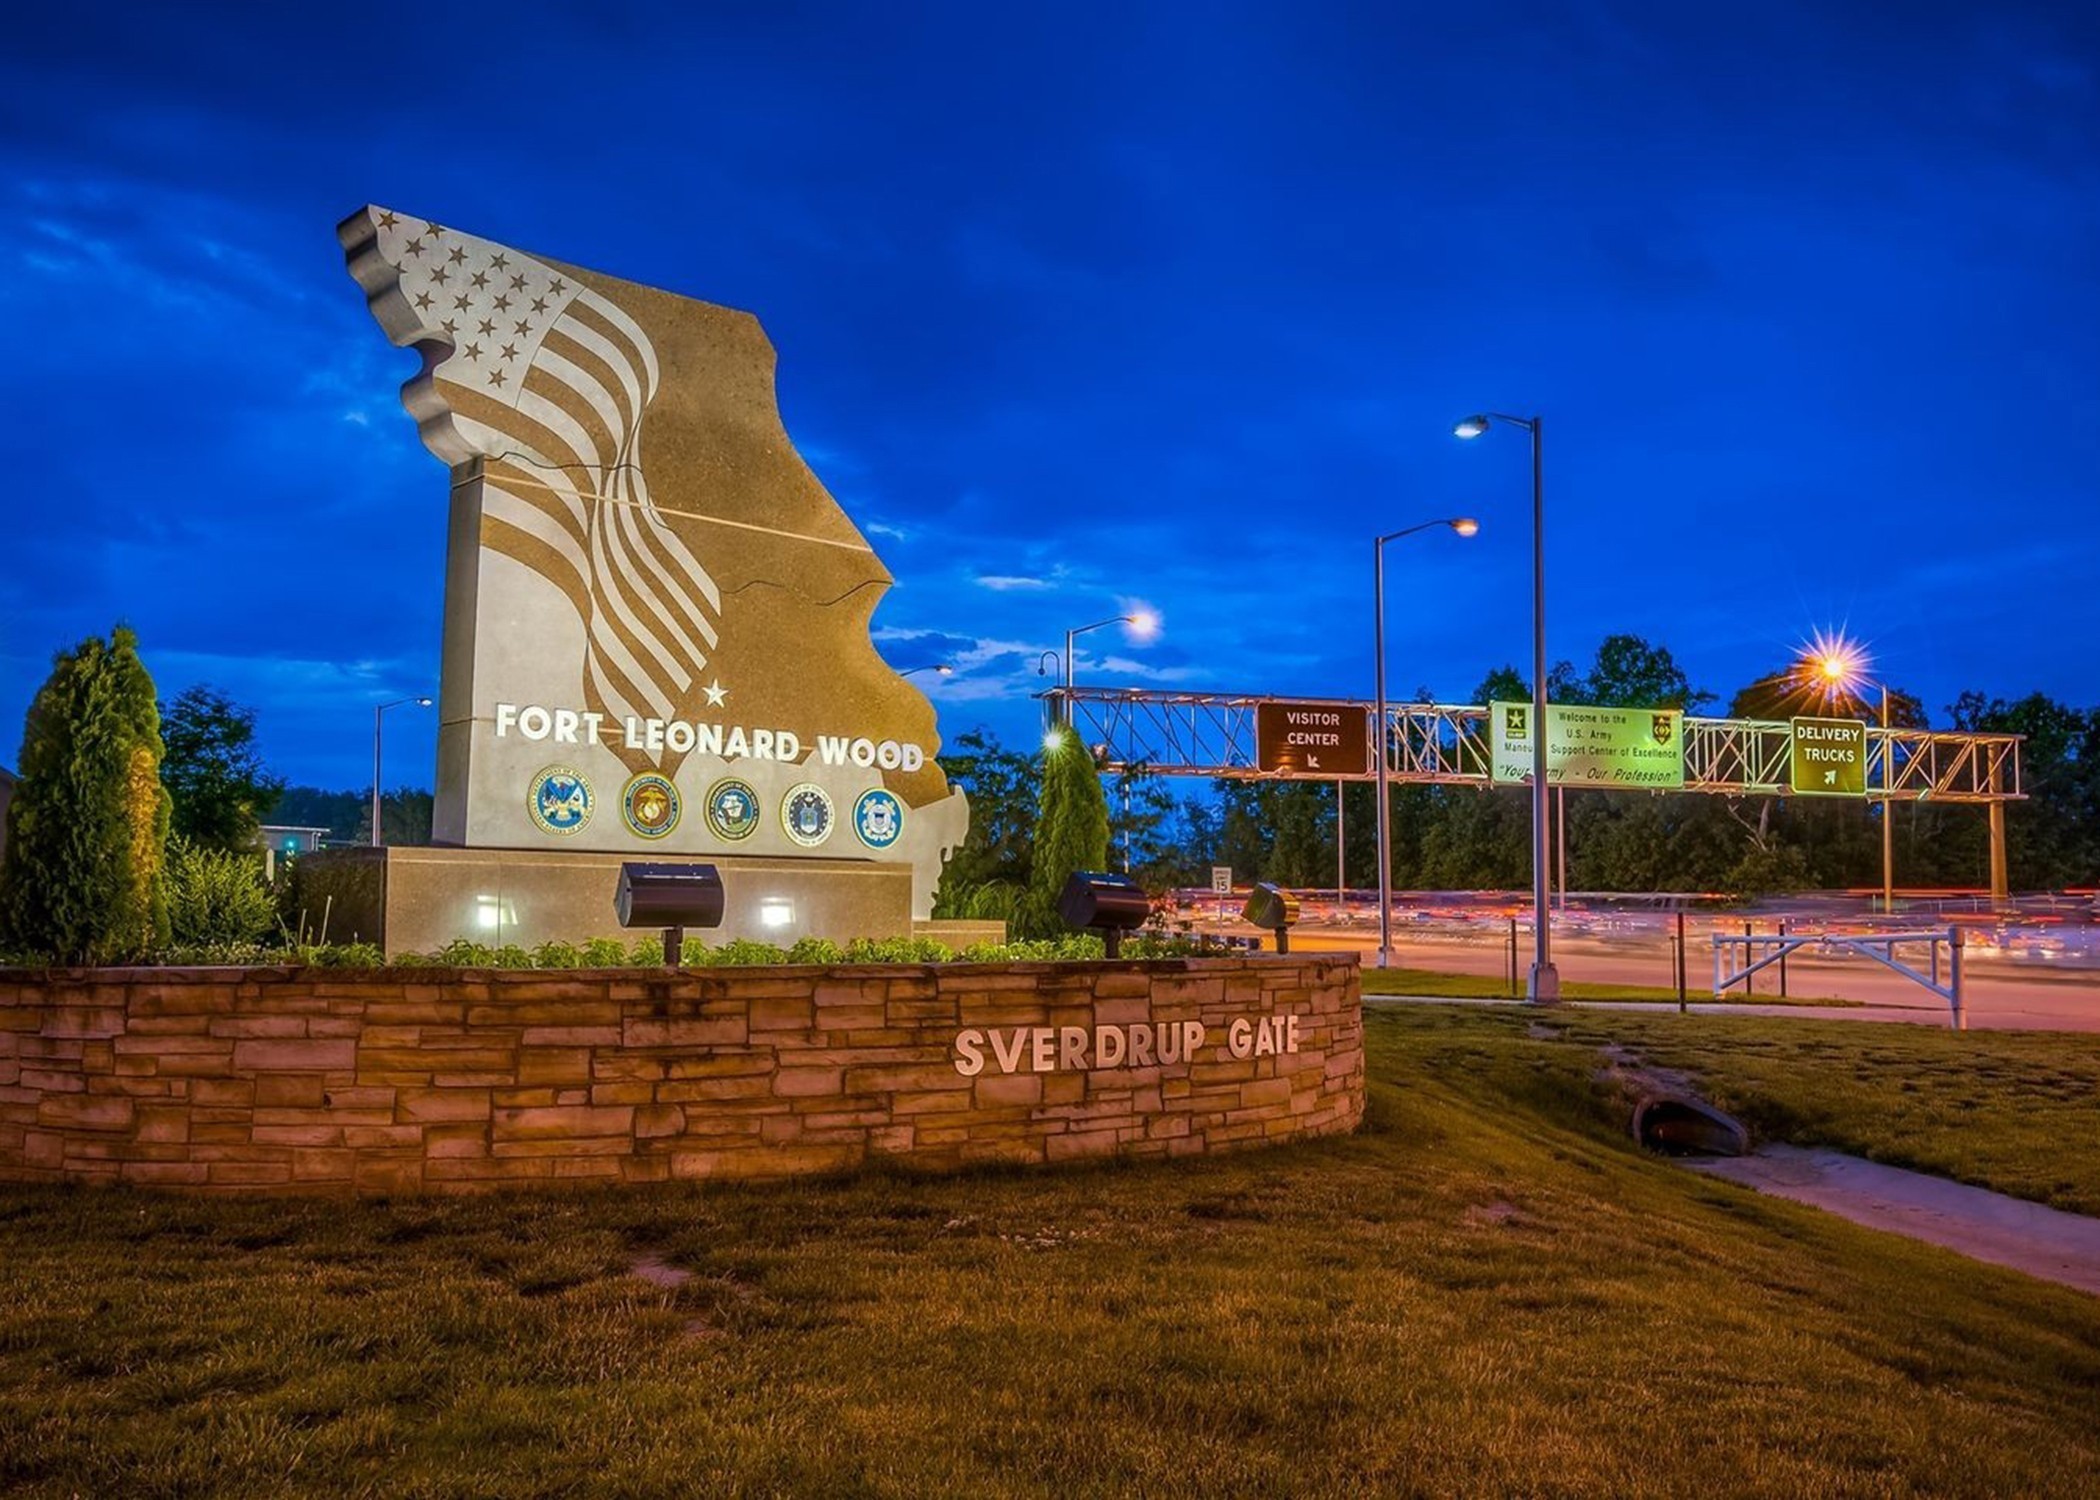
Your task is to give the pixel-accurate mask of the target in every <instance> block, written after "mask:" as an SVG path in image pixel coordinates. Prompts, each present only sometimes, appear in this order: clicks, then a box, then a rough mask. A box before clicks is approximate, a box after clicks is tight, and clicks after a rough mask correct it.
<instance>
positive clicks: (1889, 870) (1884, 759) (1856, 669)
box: [1802, 636, 1896, 916]
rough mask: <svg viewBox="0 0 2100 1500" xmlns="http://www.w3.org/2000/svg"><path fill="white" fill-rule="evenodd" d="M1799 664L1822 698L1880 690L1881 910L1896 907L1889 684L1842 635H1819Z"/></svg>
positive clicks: (1892, 748)
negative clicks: (1818, 687) (1872, 671)
mask: <svg viewBox="0 0 2100 1500" xmlns="http://www.w3.org/2000/svg"><path fill="white" fill-rule="evenodd" d="M1802 666H1803V668H1804V669H1805V670H1806V671H1807V672H1808V673H1809V674H1810V675H1811V676H1813V677H1814V678H1815V679H1816V680H1817V681H1818V682H1820V683H1822V685H1823V693H1824V696H1825V697H1826V698H1838V697H1848V698H1854V699H1856V698H1857V697H1858V696H1859V690H1860V689H1861V688H1869V687H1870V688H1877V689H1879V690H1880V693H1881V912H1882V915H1883V916H1887V915H1888V914H1889V913H1891V912H1893V911H1894V910H1895V909H1896V824H1895V820H1894V819H1893V818H1892V817H1891V816H1890V809H1891V807H1892V806H1893V803H1892V802H1891V800H1890V797H1889V792H1890V791H1891V790H1892V789H1893V787H1894V785H1895V780H1896V751H1895V747H1894V746H1893V745H1891V744H1890V743H1889V685H1888V684H1887V683H1886V682H1879V681H1875V680H1874V679H1872V678H1869V677H1868V676H1867V675H1866V659H1865V657H1864V656H1863V655H1862V654H1861V653H1860V650H1859V648H1858V647H1857V646H1855V645H1853V644H1852V643H1851V642H1850V641H1847V640H1845V639H1844V638H1843V637H1838V638H1835V639H1829V640H1826V639H1823V638H1821V637H1820V636H1819V637H1818V638H1817V641H1816V643H1815V645H1814V646H1812V647H1811V648H1810V650H1809V654H1808V656H1807V657H1806V658H1805V659H1804V660H1803V662H1802Z"/></svg>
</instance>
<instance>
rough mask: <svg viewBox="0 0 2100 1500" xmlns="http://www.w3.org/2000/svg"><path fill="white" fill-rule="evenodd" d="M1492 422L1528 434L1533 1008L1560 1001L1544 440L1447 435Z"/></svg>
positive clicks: (1533, 427) (1522, 421)
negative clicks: (1549, 840) (1549, 788)
mask: <svg viewBox="0 0 2100 1500" xmlns="http://www.w3.org/2000/svg"><path fill="white" fill-rule="evenodd" d="M1497 422H1504V423H1507V424H1508V425H1509V426H1511V427H1521V428H1523V429H1524V430H1525V431H1526V432H1528V433H1530V434H1531V662H1532V665H1531V924H1532V931H1531V940H1532V960H1531V987H1530V996H1531V999H1532V1000H1533V1001H1534V1002H1537V1003H1539V1004H1551V1003H1552V1002H1554V1001H1556V1000H1558V999H1560V974H1559V972H1558V971H1557V970H1555V968H1554V967H1553V934H1552V926H1553V920H1552V913H1551V912H1549V911H1548V910H1547V908H1546V825H1547V821H1548V820H1547V811H1546V809H1547V802H1546V478H1545V475H1546V470H1545V458H1544V452H1543V450H1544V446H1545V437H1544V434H1543V432H1542V431H1541V423H1540V419H1539V418H1537V417H1512V416H1508V415H1505V414H1504V413H1502V412H1499V411H1497V412H1485V413H1477V414H1475V415H1473V416H1470V417H1467V418H1466V419H1465V420H1464V421H1462V422H1459V423H1458V424H1457V425H1455V426H1454V427H1453V428H1452V429H1451V430H1452V432H1453V433H1454V434H1456V435H1457V436H1459V437H1462V438H1476V437H1479V436H1480V435H1481V434H1482V433H1484V432H1486V431H1487V430H1488V428H1490V427H1492V426H1493V425H1494V424H1495V423H1497Z"/></svg>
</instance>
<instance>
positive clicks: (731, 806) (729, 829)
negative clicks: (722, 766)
mask: <svg viewBox="0 0 2100 1500" xmlns="http://www.w3.org/2000/svg"><path fill="white" fill-rule="evenodd" d="M707 827H708V831H709V832H710V833H712V834H714V836H715V837H716V838H718V839H726V840H728V841H729V842H730V843H732V844H733V843H737V842H739V841H741V840H743V839H748V838H749V837H751V835H752V834H753V833H754V832H756V831H757V828H758V793H756V792H754V791H752V790H751V783H750V782H748V781H739V780H738V779H737V778H736V777H734V776H724V777H723V778H722V779H721V780H720V781H718V782H716V783H715V784H714V785H713V786H711V787H709V788H708V789H707Z"/></svg>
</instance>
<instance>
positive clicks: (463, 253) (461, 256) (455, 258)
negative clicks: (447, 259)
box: [451, 245, 467, 266]
mask: <svg viewBox="0 0 2100 1500" xmlns="http://www.w3.org/2000/svg"><path fill="white" fill-rule="evenodd" d="M466 258H467V247H466V246H465V245H454V246H453V247H452V257H451V259H452V264H454V265H455V266H456V265H458V264H459V263H460V262H461V261H463V260H465V259H466Z"/></svg>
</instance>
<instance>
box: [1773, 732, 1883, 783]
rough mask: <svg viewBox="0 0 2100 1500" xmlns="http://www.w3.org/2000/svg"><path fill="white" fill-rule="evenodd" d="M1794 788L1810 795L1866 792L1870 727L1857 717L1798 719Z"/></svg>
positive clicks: (1795, 735)
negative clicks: (1868, 728)
mask: <svg viewBox="0 0 2100 1500" xmlns="http://www.w3.org/2000/svg"><path fill="white" fill-rule="evenodd" d="M1793 730H1794V742H1793V745H1792V747H1791V754H1790V755H1789V757H1788V759H1789V760H1790V761H1791V763H1792V781H1793V784H1794V790H1795V791H1797V792H1801V793H1804V794H1806V795H1808V796H1811V797H1864V796H1866V794H1867V726H1866V725H1865V724H1863V723H1861V722H1860V721H1859V720H1858V719H1796V720H1794V721H1793Z"/></svg>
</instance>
